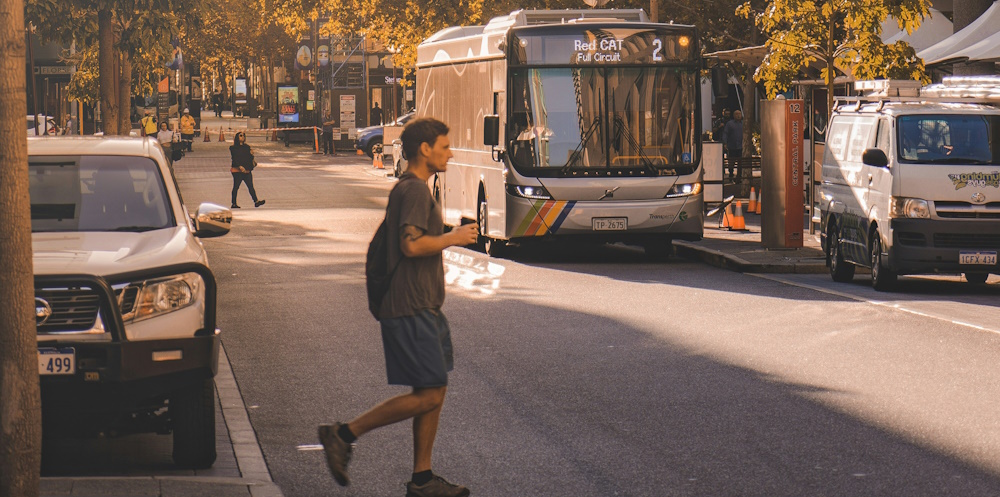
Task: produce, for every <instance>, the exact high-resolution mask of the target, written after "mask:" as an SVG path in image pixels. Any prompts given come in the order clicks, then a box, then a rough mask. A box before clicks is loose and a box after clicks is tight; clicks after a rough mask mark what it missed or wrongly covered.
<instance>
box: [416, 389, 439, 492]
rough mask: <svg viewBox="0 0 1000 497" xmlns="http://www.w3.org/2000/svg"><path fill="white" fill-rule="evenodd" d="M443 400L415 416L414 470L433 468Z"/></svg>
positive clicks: (417, 471)
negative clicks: (435, 440)
mask: <svg viewBox="0 0 1000 497" xmlns="http://www.w3.org/2000/svg"><path fill="white" fill-rule="evenodd" d="M443 400H444V396H443V395H442V402H441V403H439V404H438V405H437V407H436V408H435V409H433V410H431V411H428V412H425V413H423V414H418V415H416V416H414V417H413V472H414V473H419V472H421V471H428V470H430V469H431V455H432V453H433V451H434V439H435V438H436V437H437V429H438V420H439V419H440V418H441V408H442V407H444V402H443Z"/></svg>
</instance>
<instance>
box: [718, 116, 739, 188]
mask: <svg viewBox="0 0 1000 497" xmlns="http://www.w3.org/2000/svg"><path fill="white" fill-rule="evenodd" d="M722 145H723V146H724V147H726V159H727V161H726V169H728V170H729V179H733V170H734V169H736V160H737V159H739V158H740V157H743V112H741V111H740V110H739V109H736V110H734V111H733V118H732V119H731V120H730V121H729V122H727V123H726V127H725V128H723V129H722Z"/></svg>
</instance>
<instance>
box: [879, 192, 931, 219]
mask: <svg viewBox="0 0 1000 497" xmlns="http://www.w3.org/2000/svg"><path fill="white" fill-rule="evenodd" d="M889 216H890V217H909V218H916V219H930V217H931V210H930V208H929V207H928V206H927V201H926V200H924V199H920V198H906V197H892V207H891V209H890V211H889Z"/></svg>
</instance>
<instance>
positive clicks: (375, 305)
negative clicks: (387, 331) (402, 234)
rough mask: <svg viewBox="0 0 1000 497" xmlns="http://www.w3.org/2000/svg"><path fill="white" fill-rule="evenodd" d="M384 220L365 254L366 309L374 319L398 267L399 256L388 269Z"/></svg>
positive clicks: (387, 249) (377, 317)
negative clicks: (390, 268) (394, 265)
mask: <svg viewBox="0 0 1000 497" xmlns="http://www.w3.org/2000/svg"><path fill="white" fill-rule="evenodd" d="M385 224H386V220H385V219H383V220H382V224H379V225H378V229H377V230H375V236H373V237H372V241H371V242H370V243H369V244H368V255H367V256H365V285H366V286H367V287H368V310H369V311H371V313H372V316H375V320H376V321H378V319H379V310H380V309H381V308H382V300H384V299H385V294H386V293H389V284H390V283H391V282H392V275H393V274H395V273H396V269H398V268H399V263H400V262H403V259H402V258H400V260H399V262H397V263H396V267H394V268H392V271H389V240H388V238H386V231H388V229H387V228H386V226H385Z"/></svg>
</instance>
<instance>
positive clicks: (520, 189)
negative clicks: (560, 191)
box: [507, 185, 552, 200]
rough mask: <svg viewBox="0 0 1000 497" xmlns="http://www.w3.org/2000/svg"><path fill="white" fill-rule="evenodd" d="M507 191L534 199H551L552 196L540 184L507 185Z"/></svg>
mask: <svg viewBox="0 0 1000 497" xmlns="http://www.w3.org/2000/svg"><path fill="white" fill-rule="evenodd" d="M507 191H508V192H509V193H510V194H511V195H515V196H518V197H524V198H531V199H535V200H551V199H552V196H551V195H549V192H547V191H546V190H545V188H543V187H541V186H519V185H508V186H507Z"/></svg>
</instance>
